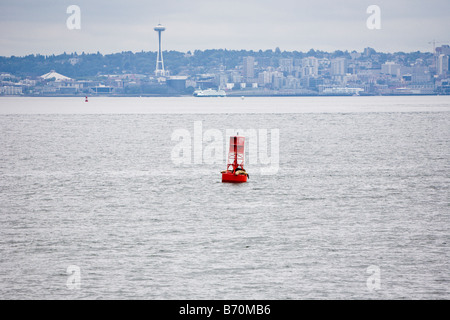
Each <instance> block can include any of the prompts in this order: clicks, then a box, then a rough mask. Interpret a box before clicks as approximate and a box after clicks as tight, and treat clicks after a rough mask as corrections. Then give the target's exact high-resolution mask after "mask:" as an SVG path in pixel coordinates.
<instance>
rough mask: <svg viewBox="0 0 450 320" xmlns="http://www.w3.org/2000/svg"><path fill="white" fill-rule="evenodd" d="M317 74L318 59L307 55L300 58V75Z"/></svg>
mask: <svg viewBox="0 0 450 320" xmlns="http://www.w3.org/2000/svg"><path fill="white" fill-rule="evenodd" d="M318 75H319V59H317V58H316V57H307V58H303V59H302V77H307V76H313V77H314V76H318Z"/></svg>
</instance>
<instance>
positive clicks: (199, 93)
mask: <svg viewBox="0 0 450 320" xmlns="http://www.w3.org/2000/svg"><path fill="white" fill-rule="evenodd" d="M226 95H227V94H226V93H225V91H224V90H214V89H206V90H195V91H194V97H225V96H226Z"/></svg>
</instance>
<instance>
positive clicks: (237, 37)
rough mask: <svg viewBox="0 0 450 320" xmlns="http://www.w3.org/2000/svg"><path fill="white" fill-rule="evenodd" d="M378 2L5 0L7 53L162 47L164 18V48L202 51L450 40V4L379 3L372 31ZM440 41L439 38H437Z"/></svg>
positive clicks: (426, 44)
mask: <svg viewBox="0 0 450 320" xmlns="http://www.w3.org/2000/svg"><path fill="white" fill-rule="evenodd" d="M73 4H75V5H77V6H78V7H79V8H80V22H81V24H80V26H79V28H78V29H75V30H74V29H72V30H71V29H69V28H68V27H67V24H66V22H67V20H68V19H69V17H70V16H71V15H70V13H67V9H68V7H69V6H70V5H73ZM372 4H374V3H372V2H371V1H365V0H364V1H356V0H346V1H340V2H339V3H335V2H333V1H328V0H321V1H316V2H314V3H309V2H299V1H288V0H281V1H277V2H271V1H246V2H245V3H241V2H236V1H229V2H227V3H223V2H222V3H219V2H207V1H195V2H192V1H177V2H176V3H174V2H173V1H167V2H164V3H162V2H157V1H149V2H147V3H145V4H142V3H140V2H137V1H128V2H127V4H126V5H124V3H110V2H106V1H96V2H95V3H91V2H88V1H85V0H80V1H77V2H76V3H72V2H69V1H66V0H64V1H59V2H58V4H57V5H55V4H54V2H52V1H49V0H43V1H40V2H39V3H36V2H35V1H29V0H24V1H10V0H5V1H2V3H1V4H0V9H1V10H0V27H1V29H2V30H4V31H6V32H4V33H3V34H2V35H1V36H0V56H12V55H15V56H24V55H28V54H43V55H51V54H59V53H62V52H78V53H81V52H86V53H91V52H102V53H113V52H122V51H132V52H139V51H157V50H158V43H157V41H156V39H157V34H156V33H155V32H154V30H153V27H154V26H155V25H157V24H158V23H161V24H163V25H165V26H168V29H167V31H166V32H165V44H164V50H168V51H170V50H175V51H182V52H188V51H193V50H196V49H199V50H206V49H229V50H239V49H244V50H267V49H272V50H273V49H275V48H277V47H279V48H280V49H281V50H287V51H302V52H307V51H308V50H310V49H315V50H323V51H335V50H344V51H345V50H348V51H353V50H356V51H359V52H361V51H363V49H364V48H366V47H372V48H375V49H376V50H377V51H381V52H399V51H404V52H415V51H422V52H432V51H433V48H434V46H439V45H440V44H445V43H449V42H450V39H448V35H447V30H449V29H450V22H449V19H448V12H450V3H449V2H448V1H446V0H436V1H433V2H432V3H426V2H423V1H405V0H399V1H395V3H391V2H388V1H384V0H383V1H377V3H376V5H377V6H378V7H379V8H380V9H381V14H380V20H381V28H380V29H370V28H369V27H368V26H367V20H368V19H369V17H371V14H370V13H368V12H367V9H368V8H369V6H370V5H372ZM434 41H436V42H435V43H434Z"/></svg>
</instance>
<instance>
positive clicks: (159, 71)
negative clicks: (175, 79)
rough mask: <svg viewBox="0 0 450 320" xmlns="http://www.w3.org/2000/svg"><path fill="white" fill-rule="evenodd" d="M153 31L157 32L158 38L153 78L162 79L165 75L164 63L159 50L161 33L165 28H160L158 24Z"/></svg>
mask: <svg viewBox="0 0 450 320" xmlns="http://www.w3.org/2000/svg"><path fill="white" fill-rule="evenodd" d="M154 30H155V31H156V32H158V38H159V49H158V57H157V59H156V69H155V76H157V77H164V76H165V75H166V72H165V71H164V61H163V56H162V50H161V32H163V31H164V30H166V27H164V26H162V25H161V24H158V25H157V26H156V27H155V28H154Z"/></svg>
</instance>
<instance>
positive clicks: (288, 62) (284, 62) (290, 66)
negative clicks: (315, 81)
mask: <svg viewBox="0 0 450 320" xmlns="http://www.w3.org/2000/svg"><path fill="white" fill-rule="evenodd" d="M280 70H281V72H287V73H292V71H294V59H289V58H288V59H280Z"/></svg>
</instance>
